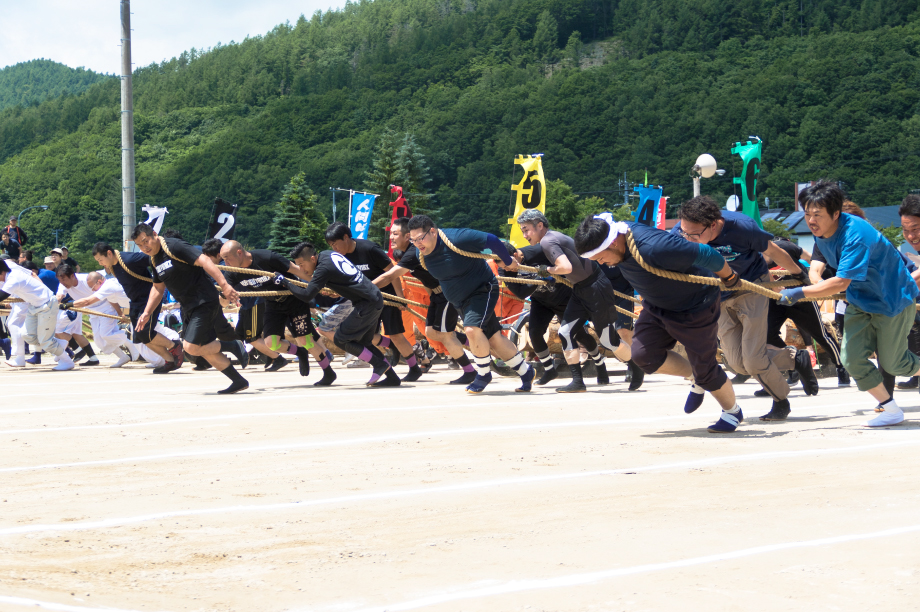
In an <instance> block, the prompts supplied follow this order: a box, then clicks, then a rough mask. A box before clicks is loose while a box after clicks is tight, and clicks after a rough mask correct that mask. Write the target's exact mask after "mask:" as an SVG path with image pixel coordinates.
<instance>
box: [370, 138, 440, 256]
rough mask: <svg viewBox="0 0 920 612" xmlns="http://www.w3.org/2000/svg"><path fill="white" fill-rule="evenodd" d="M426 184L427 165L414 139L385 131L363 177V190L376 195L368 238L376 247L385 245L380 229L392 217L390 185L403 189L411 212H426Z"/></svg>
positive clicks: (385, 225)
mask: <svg viewBox="0 0 920 612" xmlns="http://www.w3.org/2000/svg"><path fill="white" fill-rule="evenodd" d="M427 182H428V164H427V162H426V161H425V155H424V153H422V150H421V148H420V147H419V145H418V143H417V142H416V140H415V136H413V135H412V134H410V133H406V134H402V135H400V134H398V133H397V132H394V131H393V130H391V129H390V128H386V129H385V130H384V132H383V134H382V135H381V137H380V140H379V141H378V142H377V147H376V149H375V150H374V160H373V162H372V166H371V169H370V170H369V171H368V172H367V173H366V174H365V181H364V187H365V189H367V190H368V191H369V192H371V193H376V194H379V196H380V197H378V198H377V203H376V204H375V205H374V213H373V215H372V216H371V227H370V231H369V232H368V238H370V239H371V240H374V241H375V242H377V243H379V244H380V245H386V244H387V240H388V237H387V236H385V235H384V230H385V228H386V227H387V225H389V223H390V217H391V215H392V211H391V209H390V203H391V202H392V201H393V200H394V199H395V196H394V195H393V194H392V193H391V192H390V186H391V185H399V186H401V187H402V188H403V195H404V196H405V198H406V200H407V201H408V202H409V207H410V208H411V210H412V212H413V213H416V214H422V213H425V214H427V213H428V212H430V210H429V209H428V208H427V204H428V201H429V197H428V196H427V195H426V194H425V183H427Z"/></svg>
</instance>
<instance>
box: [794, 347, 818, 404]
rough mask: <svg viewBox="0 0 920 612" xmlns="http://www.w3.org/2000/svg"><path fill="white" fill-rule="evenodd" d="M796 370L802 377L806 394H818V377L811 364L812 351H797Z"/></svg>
mask: <svg viewBox="0 0 920 612" xmlns="http://www.w3.org/2000/svg"><path fill="white" fill-rule="evenodd" d="M795 371H796V372H798V374H799V376H800V377H801V379H802V388H803V389H805V395H818V390H819V387H818V377H817V376H815V370H814V368H813V367H812V366H811V353H809V352H808V351H806V350H801V351H796V352H795Z"/></svg>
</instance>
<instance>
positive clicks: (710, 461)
mask: <svg viewBox="0 0 920 612" xmlns="http://www.w3.org/2000/svg"><path fill="white" fill-rule="evenodd" d="M918 444H920V438H918V439H914V440H903V441H900V442H883V443H879V444H865V445H862V446H849V447H845V448H809V449H802V450H795V451H776V452H770V453H750V454H747V455H727V456H720V457H710V458H707V459H692V460H689V461H678V462H675V463H663V464H658V465H646V466H640V467H629V468H617V469H611V470H595V471H591V472H569V473H565V474H547V475H543V476H524V477H519V478H501V479H494V480H481V481H477V482H466V483H459V484H454V485H442V486H440V487H424V488H420V489H401V490H396V491H379V492H376V493H358V494H354V495H342V496H339V497H327V498H323V499H312V500H301V501H295V502H282V503H277V504H264V505H246V506H224V507H220V508H202V509H199V510H174V511H170V512H158V513H155V514H142V515H138V516H131V517H121V518H110V519H101V520H98V521H86V522H82V523H77V522H74V523H59V524H53V525H20V526H18V527H6V528H2V529H0V536H4V535H18V534H24V533H39V532H46V531H85V530H91V529H108V528H112V527H122V526H124V525H130V524H136V523H144V522H147V521H156V520H162V519H168V518H180V517H189V516H206V515H211V514H228V513H234V512H269V511H273V510H290V509H294V508H307V507H311V506H321V505H328V504H353V503H357V502H365V501H376V500H384V499H399V498H403V497H417V496H421V495H432V494H440V493H457V492H465V491H476V490H481V489H488V488H492V487H504V486H520V485H526V484H542V483H548V482H558V481H561V480H573V479H582V478H593V477H597V476H612V475H615V474H623V473H626V472H656V471H664V470H675V469H677V470H679V469H685V468H699V467H705V466H717V467H723V466H732V465H734V464H736V463H741V462H746V461H764V460H772V459H792V458H797V457H805V456H820V455H833V454H842V453H859V452H865V451H876V450H882V449H888V448H897V447H901V446H914V445H918Z"/></svg>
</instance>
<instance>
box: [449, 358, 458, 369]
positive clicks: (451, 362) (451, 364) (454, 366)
mask: <svg viewBox="0 0 920 612" xmlns="http://www.w3.org/2000/svg"><path fill="white" fill-rule="evenodd" d="M447 369H448V370H459V369H460V364H459V363H457V362H456V361H455V360H453V359H450V360H448V362H447Z"/></svg>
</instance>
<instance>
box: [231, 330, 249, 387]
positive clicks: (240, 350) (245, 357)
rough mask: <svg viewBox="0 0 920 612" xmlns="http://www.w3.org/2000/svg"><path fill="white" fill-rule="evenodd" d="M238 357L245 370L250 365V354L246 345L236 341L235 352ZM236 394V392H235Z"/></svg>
mask: <svg viewBox="0 0 920 612" xmlns="http://www.w3.org/2000/svg"><path fill="white" fill-rule="evenodd" d="M233 354H234V355H236V358H237V359H239V361H240V369H241V370H245V369H246V366H248V365H249V352H248V351H247V350H246V345H245V344H243V341H242V340H236V351H234V352H233ZM234 393H236V391H234Z"/></svg>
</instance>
